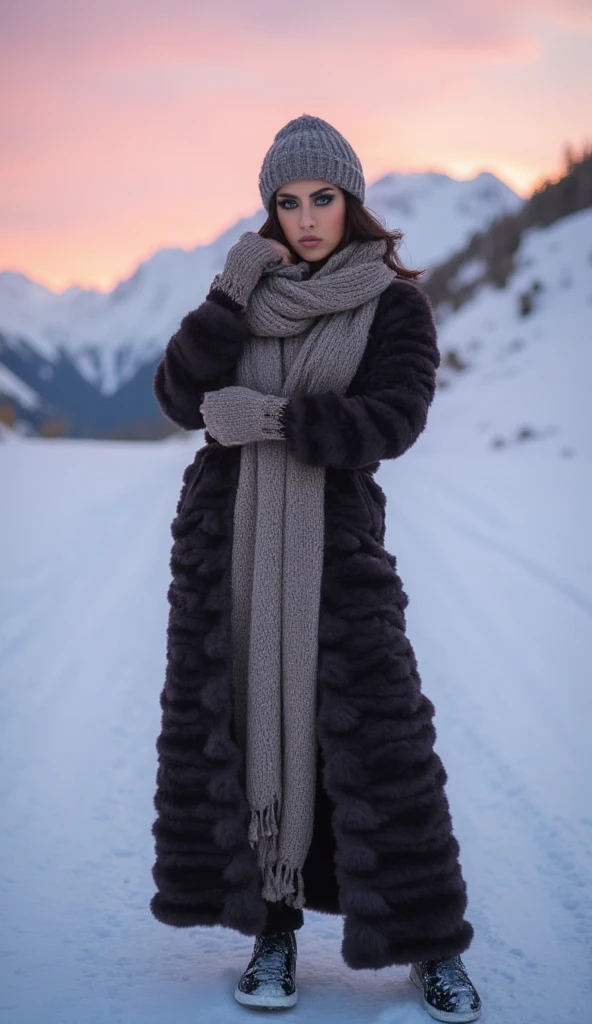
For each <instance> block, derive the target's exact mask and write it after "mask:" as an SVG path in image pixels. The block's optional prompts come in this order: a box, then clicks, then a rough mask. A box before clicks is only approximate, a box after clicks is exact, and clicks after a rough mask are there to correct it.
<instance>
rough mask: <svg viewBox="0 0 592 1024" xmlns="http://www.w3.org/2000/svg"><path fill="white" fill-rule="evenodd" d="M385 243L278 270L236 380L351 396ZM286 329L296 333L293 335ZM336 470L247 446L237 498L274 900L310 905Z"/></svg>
mask: <svg viewBox="0 0 592 1024" xmlns="http://www.w3.org/2000/svg"><path fill="white" fill-rule="evenodd" d="M385 252H386V243H385V242H384V240H382V239H381V240H377V241H370V242H352V243H350V244H349V245H348V246H346V247H345V248H344V249H342V250H341V251H339V252H336V253H334V254H333V255H332V256H331V257H330V258H329V260H328V261H327V263H326V264H325V265H324V266H323V267H321V268H320V269H319V270H318V271H317V272H316V273H315V274H314V275H313V276H312V277H309V276H308V273H309V268H308V264H307V263H306V262H305V261H301V262H299V263H298V264H295V265H289V266H286V265H279V266H278V265H276V266H275V267H272V268H271V269H266V270H265V271H264V273H263V275H262V276H261V278H260V280H259V282H258V284H257V286H256V287H255V289H254V291H253V292H252V294H251V296H250V299H249V302H248V304H247V307H246V310H245V315H246V317H247V321H248V324H249V327H250V330H251V332H252V333H251V336H250V337H249V339H248V340H247V342H246V344H245V346H244V348H243V351H242V353H241V356H240V359H239V362H238V364H237V370H236V383H237V384H238V385H242V386H244V387H249V388H254V389H256V390H258V391H260V392H262V393H264V394H274V395H286V396H287V395H291V394H293V393H302V392H307V393H312V392H323V391H332V392H337V393H339V394H343V393H345V391H346V390H347V388H348V385H349V383H350V381H351V379H352V377H353V376H354V374H355V372H356V370H357V368H358V365H359V363H360V360H361V358H362V355H363V353H364V349H365V347H366V342H367V337H368V331H369V328H370V324H371V322H372V319H373V317H374V313H375V311H376V306H377V304H378V299H379V296H380V294H381V293H382V292H383V291H384V289H385V288H386V287H387V286H388V285H389V284H390V282H391V281H392V280H393V278H394V277H395V276H396V274H395V272H394V271H393V270H391V269H390V268H389V267H387V265H386V264H385V263H384V260H383V256H384V254H385ZM281 339H284V340H283V341H282V340H281ZM324 489H325V467H324V466H311V465H306V464H303V463H301V462H299V461H298V460H297V459H295V458H294V457H293V456H292V455H291V453H290V452H289V451H288V448H287V445H286V444H285V442H284V441H279V440H276V439H270V440H265V441H257V442H252V443H249V444H244V445H243V446H242V448H241V461H240V471H239V479H238V486H237V493H236V499H235V506H234V531H233V546H232V570H231V588H232V618H231V624H232V626H231V628H232V643H233V646H232V650H233V659H232V660H233V690H234V709H235V722H236V727H237V737H238V741H239V743H240V744H241V746H242V750H243V752H244V763H245V770H246V779H245V782H246V792H247V799H248V801H249V805H250V808H251V822H250V830H249V840H250V843H251V846H252V847H253V848H256V849H257V857H258V863H259V866H260V868H261V873H262V895H263V897H264V898H265V899H267V900H271V901H277V900H281V899H284V900H285V901H286V903H288V904H289V905H291V906H294V907H302V906H304V903H305V896H304V890H303V881H302V867H303V865H304V861H305V859H306V855H307V852H308V849H309V846H310V841H311V838H312V828H313V819H314V794H315V776H316V750H317V748H316V724H315V723H316V675H317V654H318V621H319V608H320V591H321V575H322V567H323V549H324Z"/></svg>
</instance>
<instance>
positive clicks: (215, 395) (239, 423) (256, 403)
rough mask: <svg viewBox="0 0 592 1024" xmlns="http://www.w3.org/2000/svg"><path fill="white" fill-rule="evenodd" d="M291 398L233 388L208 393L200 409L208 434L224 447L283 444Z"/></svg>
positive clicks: (249, 389) (248, 389)
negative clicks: (286, 410)
mask: <svg viewBox="0 0 592 1024" xmlns="http://www.w3.org/2000/svg"><path fill="white" fill-rule="evenodd" d="M287 404H288V398H287V397H286V398H284V397H282V396H281V395H262V394H261V392H260V391H253V390H252V389H251V388H243V387H237V386H231V387H227V388H220V389H219V390H218V391H206V392H205V394H204V397H203V402H202V404H201V405H200V407H199V411H200V412H201V414H202V416H203V418H204V422H205V425H206V430H207V431H208V434H211V435H212V437H213V438H215V439H216V441H219V442H220V444H223V445H225V446H227V447H228V446H230V445H239V444H249V442H251V441H271V440H277V441H279V440H281V439H282V438H283V437H284V436H285V435H284V424H283V410H284V408H285V406H286V405H287Z"/></svg>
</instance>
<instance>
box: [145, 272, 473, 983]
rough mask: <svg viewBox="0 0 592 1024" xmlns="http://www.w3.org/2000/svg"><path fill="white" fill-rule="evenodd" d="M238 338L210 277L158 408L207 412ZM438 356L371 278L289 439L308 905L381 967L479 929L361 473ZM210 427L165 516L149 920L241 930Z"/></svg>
mask: <svg viewBox="0 0 592 1024" xmlns="http://www.w3.org/2000/svg"><path fill="white" fill-rule="evenodd" d="M247 337H248V328H247V324H246V320H245V318H244V315H243V313H242V311H241V309H240V308H239V307H238V306H236V305H235V303H233V301H232V300H231V299H229V298H228V297H227V296H226V295H225V294H224V293H223V292H220V291H211V292H210V294H209V295H208V297H207V299H206V300H205V301H204V302H203V303H202V304H201V305H200V306H199V307H198V308H197V309H195V310H193V311H191V312H190V313H188V314H187V315H186V316H185V317H184V318H183V320H182V322H181V326H180V328H179V330H178V331H177V332H176V334H175V335H174V336H173V337H172V338H171V340H170V341H169V343H168V345H167V348H166V352H165V354H164V356H163V358H162V361H161V362H160V364H159V366H158V369H157V371H156V376H155V382H154V388H155V394H156V397H157V399H158V401H159V403H160V406H161V407H162V409H163V410H164V412H165V413H166V415H167V416H168V417H169V418H170V419H171V420H173V421H174V422H175V423H177V424H179V425H180V426H182V427H185V428H188V429H192V430H198V429H203V428H204V427H205V424H204V421H203V419H202V417H201V414H200V412H199V405H200V402H201V399H202V395H203V393H204V392H205V391H211V390H214V389H216V388H222V387H225V386H227V385H230V384H233V383H234V380H233V368H234V366H235V364H236V360H237V359H238V356H239V353H240V351H241V346H242V345H243V344H244V341H245V339H246V338H247ZM439 362H440V356H439V352H438V347H437V341H436V329H435V326H434V320H433V316H432V310H431V306H430V304H429V301H428V300H427V298H426V297H425V296H424V294H423V293H422V292H421V291H420V290H419V288H418V287H417V286H416V285H414V284H412V283H410V282H408V281H404V280H399V279H397V280H395V281H394V282H393V283H392V284H391V285H389V287H388V288H387V289H386V290H385V291H384V293H383V294H382V295H381V297H380V302H379V305H378V308H377V311H376V315H375V317H374V321H373V324H372V327H371V329H370V332H369V337H368V343H367V346H366V350H365V354H364V357H363V360H362V362H361V363H360V366H359V368H358V371H357V373H356V375H355V377H354V379H353V380H352V382H351V384H350V387H349V389H348V392H347V394H346V395H345V396H339V395H337V394H335V393H326V394H314V395H305V394H300V395H293V396H291V398H290V402H289V404H288V407H287V412H286V430H287V441H286V443H287V444H288V445H289V448H290V450H291V451H292V452H293V454H294V456H295V457H296V458H298V459H301V460H302V461H304V462H308V463H311V464H314V465H324V466H326V467H327V472H326V493H325V555H324V569H323V582H322V594H321V612H320V622H319V656H318V710H317V735H318V741H319V755H320V757H319V774H318V780H319V781H318V786H317V800H316V815H315V832H314V840H313V843H312V845H311V848H310V851H309V854H308V858H307V862H306V865H305V870H304V880H305V892H306V900H307V903H306V906H307V908H309V909H313V910H318V911H324V912H326V913H331V914H342V915H343V917H344V931H343V945H342V955H343V959H344V960H345V962H346V963H347V964H348V965H349V966H350V967H352V968H366V967H370V968H378V967H383V966H387V965H390V964H405V963H409V962H411V961H413V960H418V959H439V958H442V957H448V956H452V955H454V954H456V953H462V952H463V951H464V950H465V949H466V948H467V947H468V946H469V944H470V942H471V939H472V935H473V929H472V926H471V925H470V923H469V922H468V921H467V920H465V918H464V913H465V910H466V905H467V898H466V887H465V882H464V880H463V877H462V873H461V867H460V864H459V861H458V855H459V847H458V843H457V840H456V838H455V836H454V835H453V831H452V824H451V818H450V812H449V806H448V801H447V797H446V794H445V789H444V786H445V783H446V773H445V770H444V767H443V766H442V763H441V761H440V758H439V757H438V755H437V754H436V752H435V750H434V740H435V729H434V725H433V722H432V718H433V714H434V707H433V705H432V703H431V702H430V700H429V699H428V698H427V697H426V696H425V695H424V694H423V693H422V689H421V680H420V676H419V673H418V668H417V663H416V659H415V655H414V652H413V648H412V646H411V643H410V641H409V639H408V638H407V636H406V632H405V629H406V624H405V614H404V610H405V607H406V606H407V603H408V598H407V595H406V594H405V592H404V590H403V586H402V582H401V579H400V578H399V575H398V573H397V563H396V558H395V555H393V554H390V553H389V552H388V551H387V550H386V549H385V547H384V537H385V494H384V492H383V490H382V488H381V487H380V486H379V484H378V483H377V482H376V480H375V479H374V476H373V473H374V472H375V470H376V469H377V467H378V465H379V463H380V460H382V459H395V458H399V457H400V456H401V455H403V454H404V453H405V452H406V451H407V450H408V449H409V448H410V447H411V446H412V445H413V444H414V442H415V441H416V440H417V438H418V436H419V434H420V433H421V432H422V431H423V429H424V427H425V425H426V421H427V415H428V408H429V406H430V403H431V401H432V399H433V396H434V393H435V386H436V369H437V367H438V365H439ZM206 441H207V443H206V444H205V445H204V446H203V447H202V448H200V449H199V451H198V452H197V454H196V456H195V459H194V461H193V463H192V464H191V465H190V466H188V468H187V469H186V471H185V474H184V479H183V486H182V490H181V494H180V497H179V502H178V506H177V511H176V516H175V519H174V520H173V523H172V527H171V530H172V536H173V547H172V553H171V572H172V576H173V579H172V582H171V585H170V589H169V602H170V616H169V624H168V634H167V659H168V660H167V671H166V681H165V684H164V688H163V690H162V694H161V706H162V729H161V733H160V735H159V737H158V740H157V750H158V773H157V789H156V796H155V806H156V810H157V818H156V820H155V822H154V825H153V834H154V839H155V844H156V861H155V864H154V868H153V876H154V881H155V883H156V887H157V892H156V894H155V895H154V897H153V898H152V901H151V910H152V912H153V914H154V915H155V917H156V918H157V919H158V920H159V921H162V922H164V923H166V924H169V925H174V926H180V927H184V926H191V925H214V924H220V925H224V926H227V927H229V928H234V929H236V930H237V931H239V932H242V933H243V934H246V935H254V934H256V933H257V932H258V931H260V930H261V929H262V927H263V925H264V923H265V915H266V907H265V903H264V901H263V900H262V897H261V895H260V881H259V876H258V868H257V864H256V857H255V853H254V851H253V850H252V849H251V847H250V845H249V842H248V838H247V825H248V820H249V814H248V806H247V802H246V797H245V792H244V779H243V774H242V767H241V758H240V755H239V750H238V748H237V745H236V741H235V736H234V732H233V725H232V706H231V699H232V698H231V694H232V687H231V678H230V636H229V623H230V555H231V545H232V521H233V502H234V496H235V493H236V484H237V479H238V471H239V462H240V448H239V447H230V448H225V447H223V446H222V445H220V444H219V443H218V442H217V441H215V440H214V439H213V438H212V437H210V436H209V435H208V434H207V432H206Z"/></svg>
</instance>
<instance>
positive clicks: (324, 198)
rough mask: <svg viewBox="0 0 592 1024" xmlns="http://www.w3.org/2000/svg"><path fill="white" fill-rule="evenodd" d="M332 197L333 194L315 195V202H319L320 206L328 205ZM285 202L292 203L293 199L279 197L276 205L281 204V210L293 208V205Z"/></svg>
mask: <svg viewBox="0 0 592 1024" xmlns="http://www.w3.org/2000/svg"><path fill="white" fill-rule="evenodd" d="M333 198H334V197H333V196H317V197H316V200H315V202H316V203H320V204H321V206H328V205H329V203H331V202H332V201H333ZM287 203H294V200H293V199H280V201H279V204H278V205H279V206H281V208H282V210H293V209H294V207H293V206H287V205H286V204H287Z"/></svg>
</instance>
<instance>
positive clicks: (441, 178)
mask: <svg viewBox="0 0 592 1024" xmlns="http://www.w3.org/2000/svg"><path fill="white" fill-rule="evenodd" d="M522 203H523V200H522V199H521V198H520V197H519V196H517V195H516V194H515V193H514V192H513V191H512V190H511V189H510V188H508V186H507V185H505V184H504V183H503V182H502V181H500V180H499V179H498V178H496V177H494V176H493V175H492V174H488V173H482V174H479V175H477V176H476V177H475V178H473V179H471V180H467V181H456V180H454V179H453V178H450V177H448V176H447V175H445V174H437V173H434V172H428V173H417V174H397V173H392V174H387V175H385V176H384V177H383V178H380V179H379V180H378V181H376V182H375V183H374V184H373V185H370V186H369V187H368V189H367V193H366V205H367V206H368V207H369V208H370V209H371V210H372V211H373V212H374V213H376V214H378V216H379V217H380V218H381V219H382V221H383V222H384V223H385V224H386V225H387V226H388V227H389V228H394V227H397V228H400V229H401V230H402V231H403V233H404V239H405V240H404V244H403V246H402V248H401V258H402V259H403V260H404V261H405V262H406V263H408V264H409V265H414V266H422V267H427V268H430V267H433V266H434V265H436V264H437V263H440V262H442V261H443V260H444V259H446V258H447V257H448V256H450V255H451V254H452V253H454V252H456V251H457V250H458V249H460V248H462V247H463V245H465V244H466V242H467V241H468V239H469V238H470V237H471V236H472V235H473V234H474V233H475V232H476V231H481V230H484V229H485V228H486V227H487V226H488V224H490V223H491V221H492V220H494V219H495V218H497V217H499V216H500V215H502V214H503V213H512V212H515V211H516V210H517V209H518V208H519V207H520V206H521V205H522ZM264 219H265V212H264V210H263V209H262V208H261V209H260V210H259V211H258V212H257V213H256V214H254V215H253V216H252V217H248V218H244V219H241V220H239V221H238V222H237V223H236V224H234V225H233V226H232V227H231V228H230V229H229V230H227V231H225V232H224V233H223V234H222V235H220V237H219V238H217V239H215V241H213V242H212V243H211V244H209V245H200V246H197V247H196V248H194V249H191V250H184V249H161V250H159V251H158V252H156V253H154V255H152V256H151V257H150V258H149V259H147V260H145V261H143V262H142V263H140V264H139V266H138V267H137V269H136V271H135V272H134V274H132V276H131V277H129V278H127V279H126V280H123V281H121V282H119V284H118V285H117V286H116V287H115V288H114V289H113V290H112V291H110V292H100V291H96V290H92V289H83V288H79V287H72V288H68V289H67V290H66V291H64V292H61V293H56V292H53V291H50V290H49V289H47V288H45V287H43V286H42V285H40V284H39V283H37V282H35V281H31V280H29V279H28V278H27V277H25V276H24V275H23V274H20V273H15V272H11V271H5V272H3V273H0V365H1V364H4V366H5V367H7V368H8V369H9V370H10V371H11V373H12V374H13V377H14V376H15V375H16V376H17V377H18V378H19V379H20V381H22V382H23V383H24V384H26V385H27V386H28V388H29V389H32V391H33V392H36V393H37V394H38V395H39V396H40V400H41V399H45V401H46V402H50V403H53V404H54V405H56V404H57V407H58V408H59V405H60V400H61V399H62V397H63V390H64V388H67V387H70V386H74V385H73V382H72V378H73V375H74V376H78V377H80V378H81V379H82V380H83V381H85V382H87V383H88V384H90V385H92V386H93V388H94V389H96V390H98V392H99V393H100V394H101V395H103V396H112V395H114V394H115V393H116V392H118V391H119V390H120V389H121V388H122V386H123V385H125V384H126V383H127V382H130V381H132V380H133V378H134V376H135V375H136V374H137V373H138V371H139V370H140V369H141V368H142V367H144V366H147V365H148V366H150V367H152V366H153V365H154V363H155V362H156V361H157V359H158V358H159V356H160V354H161V353H162V350H163V347H164V345H165V344H166V341H167V340H168V338H169V337H170V335H171V334H172V333H173V331H174V330H175V329H176V327H177V326H178V323H179V321H180V319H181V317H182V316H183V315H184V313H186V312H187V311H188V310H189V309H193V308H195V306H197V305H198V304H199V303H200V302H201V301H202V300H203V298H204V296H205V294H206V293H207V291H208V288H209V285H210V283H211V281H212V278H213V277H214V275H215V274H216V273H217V272H218V271H219V270H221V269H222V267H223V265H224V260H225V257H226V253H227V252H228V249H229V248H230V246H231V245H232V244H233V243H234V242H235V241H236V240H237V238H238V237H239V235H240V234H241V233H242V232H243V231H254V230H257V229H258V228H259V227H260V226H261V224H262V223H263V221H264ZM64 375H65V376H66V377H67V378H68V379H67V381H65V380H64ZM15 387H16V388H18V386H17V385H15ZM15 387H13V388H12V389H11V388H10V381H9V380H8V379H7V378H6V377H5V378H3V379H2V381H1V382H0V394H2V393H3V394H8V395H12V396H13V397H14V398H15V399H16V398H17V397H18V396H17V394H16V391H15ZM85 401H86V404H87V408H88V407H89V405H90V406H92V404H93V399H92V395H91V393H90V392H89V393H87V396H86V399H85ZM89 414H90V409H89Z"/></svg>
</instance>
